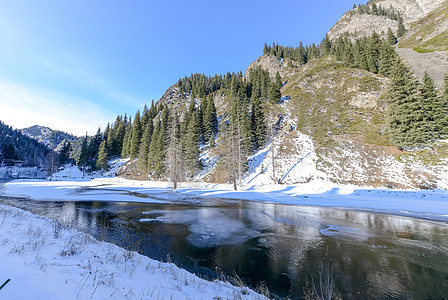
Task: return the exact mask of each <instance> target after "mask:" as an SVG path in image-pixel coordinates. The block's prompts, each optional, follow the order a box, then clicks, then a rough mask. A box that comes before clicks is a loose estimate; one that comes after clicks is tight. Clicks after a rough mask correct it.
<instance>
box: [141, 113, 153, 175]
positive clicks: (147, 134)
mask: <svg viewBox="0 0 448 300" xmlns="http://www.w3.org/2000/svg"><path fill="white" fill-rule="evenodd" d="M151 135H152V120H150V121H148V123H146V125H145V130H144V131H143V136H142V141H141V143H140V149H139V151H138V167H139V169H140V170H142V171H143V172H147V171H148V152H149V145H150V143H151Z"/></svg>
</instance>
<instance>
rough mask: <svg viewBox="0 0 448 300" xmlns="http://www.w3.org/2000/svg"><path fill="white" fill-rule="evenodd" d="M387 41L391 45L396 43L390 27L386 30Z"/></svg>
mask: <svg viewBox="0 0 448 300" xmlns="http://www.w3.org/2000/svg"><path fill="white" fill-rule="evenodd" d="M387 43H388V44H389V45H391V46H393V45H395V44H396V43H397V38H396V37H395V35H394V33H393V32H392V29H390V27H389V29H388V30H387Z"/></svg>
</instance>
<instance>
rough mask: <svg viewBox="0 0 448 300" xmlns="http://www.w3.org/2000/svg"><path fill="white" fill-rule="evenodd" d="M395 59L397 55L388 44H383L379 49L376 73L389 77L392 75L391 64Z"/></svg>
mask: <svg viewBox="0 0 448 300" xmlns="http://www.w3.org/2000/svg"><path fill="white" fill-rule="evenodd" d="M396 59H397V54H396V52H395V50H394V49H393V48H392V46H391V45H390V44H388V43H383V46H382V47H381V49H380V58H379V66H378V73H380V74H382V75H384V76H387V77H389V76H390V75H391V73H392V66H393V62H394V61H395V60H396Z"/></svg>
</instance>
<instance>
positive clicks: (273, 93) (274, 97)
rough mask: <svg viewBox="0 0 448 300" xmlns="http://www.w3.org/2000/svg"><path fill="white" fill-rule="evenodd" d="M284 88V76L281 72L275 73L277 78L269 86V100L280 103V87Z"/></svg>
mask: <svg viewBox="0 0 448 300" xmlns="http://www.w3.org/2000/svg"><path fill="white" fill-rule="evenodd" d="M281 88H282V78H281V77H280V74H279V73H278V72H277V74H276V75H275V80H274V81H272V82H271V83H270V87H269V101H270V102H271V103H274V104H275V103H279V102H280V99H281V97H282V94H281V92H280V89H281Z"/></svg>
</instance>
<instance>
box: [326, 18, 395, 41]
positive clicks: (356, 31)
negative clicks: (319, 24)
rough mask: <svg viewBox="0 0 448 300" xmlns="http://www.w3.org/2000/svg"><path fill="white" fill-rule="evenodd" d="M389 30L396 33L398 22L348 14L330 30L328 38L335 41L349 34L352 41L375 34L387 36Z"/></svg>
mask: <svg viewBox="0 0 448 300" xmlns="http://www.w3.org/2000/svg"><path fill="white" fill-rule="evenodd" d="M389 28H390V29H392V31H393V32H396V31H397V29H398V22H397V21H394V20H391V19H389V18H387V17H385V16H374V15H367V14H363V15H361V14H358V13H354V12H348V13H346V14H345V15H343V16H342V18H341V19H340V20H339V21H338V22H337V23H336V24H335V25H334V26H333V27H332V28H331V29H330V31H329V32H328V37H329V38H330V40H335V39H337V38H338V37H339V36H341V35H342V34H344V33H346V32H347V33H348V34H349V36H350V37H351V38H352V39H355V38H356V37H364V36H371V35H372V33H373V32H376V33H378V34H381V33H384V34H385V33H387V30H388V29H389ZM383 36H384V35H383Z"/></svg>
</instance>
